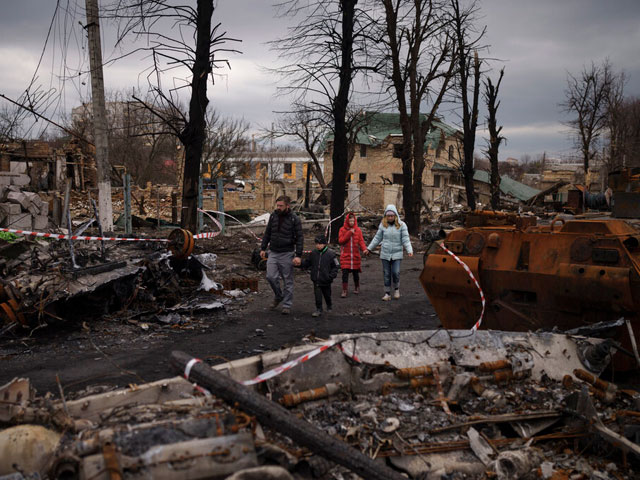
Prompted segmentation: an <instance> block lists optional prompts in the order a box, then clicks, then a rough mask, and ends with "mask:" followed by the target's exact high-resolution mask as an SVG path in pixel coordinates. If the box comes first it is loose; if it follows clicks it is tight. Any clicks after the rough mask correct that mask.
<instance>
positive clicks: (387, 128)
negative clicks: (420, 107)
mask: <svg viewBox="0 0 640 480" xmlns="http://www.w3.org/2000/svg"><path fill="white" fill-rule="evenodd" d="M363 115H364V116H365V117H367V118H366V119H365V120H364V122H363V123H365V126H364V128H362V130H360V131H359V132H358V135H357V137H356V143H359V144H361V145H369V146H372V147H378V146H380V145H381V144H382V143H383V142H384V141H385V140H386V139H387V137H389V136H390V135H400V136H401V135H402V129H401V128H400V114H399V113H380V112H365V113H364V114H363ZM420 117H421V118H422V119H423V120H426V118H427V116H426V115H424V114H421V115H420ZM433 127H434V128H433V129H432V130H431V131H430V132H429V133H427V137H426V139H425V142H424V145H425V147H429V148H431V149H434V150H435V149H436V148H438V145H439V143H440V140H441V138H442V136H443V134H444V137H449V136H451V135H455V134H456V132H458V130H456V129H455V128H454V127H452V126H451V125H447V124H446V123H444V122H441V121H439V120H434V121H433ZM331 140H333V134H329V135H327V136H326V137H325V138H324V140H323V141H322V150H324V148H325V147H326V144H327V142H329V141H331Z"/></svg>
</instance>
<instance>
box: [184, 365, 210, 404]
mask: <svg viewBox="0 0 640 480" xmlns="http://www.w3.org/2000/svg"><path fill="white" fill-rule="evenodd" d="M196 363H202V360H200V359H199V358H192V359H191V360H189V361H188V362H187V364H186V365H185V367H184V378H186V379H187V380H189V375H191V369H192V368H193V366H194V365H195V364H196ZM193 388H195V389H196V390H197V391H198V392H200V393H202V394H203V395H205V396H206V397H209V396H211V392H210V391H209V390H207V389H206V388H204V387H201V386H200V385H198V384H197V383H194V384H193Z"/></svg>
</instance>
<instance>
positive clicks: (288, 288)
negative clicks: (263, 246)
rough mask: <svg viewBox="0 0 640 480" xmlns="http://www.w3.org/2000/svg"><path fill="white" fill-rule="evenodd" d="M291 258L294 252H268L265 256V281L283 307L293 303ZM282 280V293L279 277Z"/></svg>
mask: <svg viewBox="0 0 640 480" xmlns="http://www.w3.org/2000/svg"><path fill="white" fill-rule="evenodd" d="M293 259H294V252H283V253H276V252H269V257H268V258H267V281H268V282H269V285H271V288H272V289H273V293H274V294H275V296H276V298H277V299H278V300H282V307H283V308H291V305H292V304H293ZM281 277H282V280H283V282H284V295H283V293H282V290H281V289H280V278H281Z"/></svg>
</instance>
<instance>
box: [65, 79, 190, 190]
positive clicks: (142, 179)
mask: <svg viewBox="0 0 640 480" xmlns="http://www.w3.org/2000/svg"><path fill="white" fill-rule="evenodd" d="M127 97H128V95H127V93H126V92H125V91H124V90H122V91H115V92H110V93H109V94H108V95H107V98H106V110H107V136H108V139H109V146H110V151H109V163H110V169H111V167H116V166H124V167H125V168H126V170H127V171H128V172H129V173H131V176H132V178H133V181H134V182H136V183H137V184H138V185H140V186H143V185H145V184H146V183H147V182H149V181H151V182H163V183H172V182H175V180H176V173H177V172H176V156H177V154H178V149H177V144H176V143H177V141H176V138H175V136H174V135H172V134H170V133H169V132H167V131H166V129H165V128H163V127H164V125H163V123H162V122H160V121H159V120H158V117H157V116H156V115H155V114H153V113H152V112H151V111H149V110H148V109H147V108H145V107H143V106H142V105H141V104H140V103H139V102H137V101H130V100H126V98H127ZM144 101H145V102H146V103H147V104H148V103H149V101H150V99H149V98H145V100H144ZM92 122H93V115H92V107H91V105H90V104H83V105H82V106H81V107H78V108H75V109H74V110H73V113H72V117H71V121H70V126H69V130H70V131H71V132H73V133H74V134H75V135H76V136H77V137H78V138H87V139H90V140H91V141H93V127H92ZM111 171H112V172H113V171H114V170H111Z"/></svg>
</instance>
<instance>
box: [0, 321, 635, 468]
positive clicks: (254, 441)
mask: <svg viewBox="0 0 640 480" xmlns="http://www.w3.org/2000/svg"><path fill="white" fill-rule="evenodd" d="M601 342H602V340H599V339H590V338H587V337H581V336H568V335H565V334H554V333H539V334H535V333H511V332H490V331H477V332H475V333H473V334H471V333H470V332H469V331H447V330H433V331H415V332H388V333H374V334H343V335H337V336H333V337H332V338H331V339H330V340H329V341H327V342H317V343H311V344H308V345H304V346H300V347H296V348H293V349H287V350H281V351H276V352H269V353H265V354H262V355H260V356H255V357H250V358H246V359H241V360H237V361H232V362H229V363H225V364H221V365H216V366H214V367H213V368H211V367H210V366H208V365H206V364H205V363H204V362H201V361H199V360H196V359H193V358H191V357H190V356H189V355H187V354H184V353H182V352H174V353H173V355H172V357H173V361H172V363H173V365H174V366H175V368H176V371H177V372H180V373H181V374H184V376H186V377H188V379H189V380H185V379H184V378H183V377H174V378H168V379H166V380H161V381H157V382H153V383H149V384H144V385H135V386H134V385H132V386H131V387H129V388H126V389H120V390H114V391H109V392H106V393H101V394H95V395H86V396H79V397H77V398H67V399H66V400H54V399H53V398H51V397H50V396H49V395H47V396H44V397H37V396H34V395H33V392H32V391H31V389H30V386H29V382H28V381H27V380H24V379H16V380H14V381H13V382H11V383H10V384H8V385H5V386H4V387H2V388H1V389H0V396H2V398H3V400H2V403H0V421H2V422H3V423H4V424H12V425H14V426H12V427H10V428H7V429H5V430H4V431H2V432H0V445H5V446H6V447H5V448H4V449H2V452H3V453H2V454H1V455H0V474H3V475H9V474H10V473H11V472H16V471H18V472H21V473H20V475H22V476H20V477H11V478H42V477H44V476H47V477H48V478H81V479H89V478H92V479H100V478H104V479H112V478H231V479H249V478H272V479H291V478H356V477H355V475H359V476H361V477H362V478H372V479H395V478H404V476H405V475H408V476H409V478H434V479H435V478H486V477H487V476H493V477H497V478H556V479H560V478H585V479H586V478H612V479H614V478H637V476H636V475H637V474H635V473H634V468H637V463H635V462H636V461H635V460H633V457H632V456H628V455H627V454H628V453H632V454H634V455H638V454H640V446H638V445H637V444H635V443H633V442H631V441H630V440H628V439H627V438H626V437H625V435H626V436H629V437H634V435H637V434H638V431H639V429H638V425H637V423H636V422H637V420H638V415H640V414H638V410H639V409H640V397H639V395H638V393H637V392H635V391H631V390H624V389H620V388H618V387H617V386H616V385H615V384H614V383H610V382H604V381H602V380H598V379H596V378H597V377H596V376H597V374H598V372H592V373H589V372H588V371H586V368H587V367H586V365H585V364H584V363H583V362H582V361H581V360H580V359H581V358H583V357H584V352H585V351H587V350H589V349H592V348H596V347H597V345H599V344H600V343H601ZM291 359H295V360H293V361H291ZM287 362H288V363H287ZM605 363H606V362H605ZM283 365H284V367H282V366H283ZM278 367H281V368H278ZM602 367H604V364H602V365H600V368H602ZM274 369H275V370H274ZM260 380H264V381H263V382H261V381H260ZM191 382H197V383H191ZM243 383H244V384H246V385H247V386H245V385H242V384H243ZM212 393H213V395H212ZM280 404H281V405H280ZM282 405H286V406H287V407H288V409H287V408H285V407H284V406H282ZM327 460H328V461H327ZM34 472H37V473H39V474H40V475H42V477H37V476H35V475H34ZM0 478H2V477H0ZM7 478H10V477H7Z"/></svg>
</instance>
